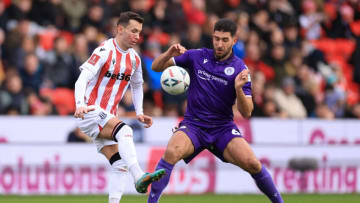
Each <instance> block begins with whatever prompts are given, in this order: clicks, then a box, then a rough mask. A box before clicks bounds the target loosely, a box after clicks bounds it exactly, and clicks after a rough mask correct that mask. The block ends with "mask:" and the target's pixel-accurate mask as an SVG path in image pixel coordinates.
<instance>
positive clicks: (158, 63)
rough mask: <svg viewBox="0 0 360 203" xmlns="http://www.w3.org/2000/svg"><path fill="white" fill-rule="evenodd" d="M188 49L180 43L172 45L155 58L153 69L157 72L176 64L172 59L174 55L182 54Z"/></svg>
mask: <svg viewBox="0 0 360 203" xmlns="http://www.w3.org/2000/svg"><path fill="white" fill-rule="evenodd" d="M186 51H187V49H186V48H185V47H183V46H181V45H180V44H173V45H171V46H170V47H169V49H168V50H167V51H166V52H164V53H162V54H161V55H160V56H158V57H157V58H155V60H154V62H153V63H152V66H151V69H152V70H154V71H156V72H162V71H164V70H165V69H166V68H167V67H169V66H173V65H175V64H174V61H173V60H172V59H171V58H172V57H175V56H180V55H182V54H184V53H185V52H186Z"/></svg>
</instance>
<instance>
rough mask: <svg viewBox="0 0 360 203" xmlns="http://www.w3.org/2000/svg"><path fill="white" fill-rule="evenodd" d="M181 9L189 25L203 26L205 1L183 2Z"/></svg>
mask: <svg viewBox="0 0 360 203" xmlns="http://www.w3.org/2000/svg"><path fill="white" fill-rule="evenodd" d="M182 8H183V10H184V13H185V16H186V18H187V21H188V23H189V24H198V25H204V23H205V21H206V13H205V9H206V3H205V0H183V1H182Z"/></svg>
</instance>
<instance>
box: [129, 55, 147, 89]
mask: <svg viewBox="0 0 360 203" xmlns="http://www.w3.org/2000/svg"><path fill="white" fill-rule="evenodd" d="M130 83H132V84H139V83H140V84H142V83H144V79H143V74H142V67H141V59H140V57H139V64H138V65H137V67H136V68H135V71H134V74H133V76H132V77H131V80H130Z"/></svg>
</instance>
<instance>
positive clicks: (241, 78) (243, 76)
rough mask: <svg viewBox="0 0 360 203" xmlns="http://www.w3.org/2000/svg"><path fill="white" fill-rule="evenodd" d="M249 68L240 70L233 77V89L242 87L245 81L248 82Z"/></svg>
mask: <svg viewBox="0 0 360 203" xmlns="http://www.w3.org/2000/svg"><path fill="white" fill-rule="evenodd" d="M249 74H250V73H249V70H248V69H244V70H243V71H241V72H240V73H239V74H238V75H237V76H236V78H235V89H240V88H242V87H243V86H244V85H245V83H247V82H248V80H249V79H248V77H249Z"/></svg>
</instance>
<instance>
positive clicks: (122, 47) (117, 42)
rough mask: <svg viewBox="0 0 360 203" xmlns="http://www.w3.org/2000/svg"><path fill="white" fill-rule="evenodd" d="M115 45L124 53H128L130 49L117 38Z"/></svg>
mask: <svg viewBox="0 0 360 203" xmlns="http://www.w3.org/2000/svg"><path fill="white" fill-rule="evenodd" d="M115 43H116V45H117V47H118V48H119V49H120V50H121V51H123V52H127V51H128V49H129V48H128V47H126V46H125V45H124V44H123V43H121V40H120V39H119V38H118V37H116V38H115Z"/></svg>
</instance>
